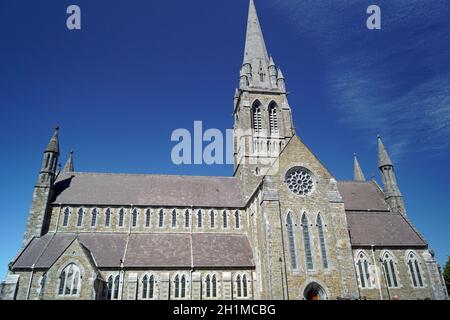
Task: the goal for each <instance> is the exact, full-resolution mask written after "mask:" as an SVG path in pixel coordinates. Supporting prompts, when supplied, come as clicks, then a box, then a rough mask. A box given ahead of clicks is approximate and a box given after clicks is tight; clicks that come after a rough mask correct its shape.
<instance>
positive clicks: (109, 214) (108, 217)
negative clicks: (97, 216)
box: [105, 208, 111, 227]
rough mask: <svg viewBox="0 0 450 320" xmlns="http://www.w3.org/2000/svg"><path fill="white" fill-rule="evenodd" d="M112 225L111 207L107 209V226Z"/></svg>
mask: <svg viewBox="0 0 450 320" xmlns="http://www.w3.org/2000/svg"><path fill="white" fill-rule="evenodd" d="M109 226H111V209H109V208H108V209H106V212H105V227H109Z"/></svg>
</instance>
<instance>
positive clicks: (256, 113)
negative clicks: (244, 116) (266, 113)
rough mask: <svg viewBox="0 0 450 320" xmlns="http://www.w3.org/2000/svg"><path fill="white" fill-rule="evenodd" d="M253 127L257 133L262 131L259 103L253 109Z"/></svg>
mask: <svg viewBox="0 0 450 320" xmlns="http://www.w3.org/2000/svg"><path fill="white" fill-rule="evenodd" d="M252 127H253V131H254V132H255V133H260V132H261V131H262V114H261V104H260V103H259V102H255V104H254V105H253V108H252Z"/></svg>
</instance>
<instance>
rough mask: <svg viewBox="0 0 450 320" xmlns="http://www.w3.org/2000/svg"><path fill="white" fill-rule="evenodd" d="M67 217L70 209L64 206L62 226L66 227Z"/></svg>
mask: <svg viewBox="0 0 450 320" xmlns="http://www.w3.org/2000/svg"><path fill="white" fill-rule="evenodd" d="M69 217H70V209H69V208H65V209H64V218H63V227H67V225H68V224H69Z"/></svg>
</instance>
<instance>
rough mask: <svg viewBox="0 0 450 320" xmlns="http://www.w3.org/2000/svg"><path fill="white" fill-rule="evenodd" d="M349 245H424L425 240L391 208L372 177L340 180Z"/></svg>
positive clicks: (339, 187)
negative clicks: (370, 178) (368, 179)
mask: <svg viewBox="0 0 450 320" xmlns="http://www.w3.org/2000/svg"><path fill="white" fill-rule="evenodd" d="M338 190H339V193H340V194H341V196H342V198H343V200H344V207H345V211H346V214H347V224H348V228H349V232H350V241H351V244H352V246H355V247H358V246H371V245H374V246H384V247H424V246H427V243H426V242H425V240H424V239H423V238H422V237H421V236H420V235H419V234H418V233H417V232H416V231H415V229H414V228H413V226H412V225H411V223H410V222H409V221H408V220H407V219H406V218H405V217H403V216H402V215H401V214H397V213H393V212H391V211H390V209H389V206H388V205H387V203H386V201H385V199H384V198H385V197H384V193H383V192H382V191H381V190H380V188H379V187H378V186H377V185H376V184H375V182H373V181H367V182H365V181H339V182H338Z"/></svg>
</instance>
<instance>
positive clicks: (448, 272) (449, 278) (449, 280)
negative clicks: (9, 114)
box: [444, 257, 450, 292]
mask: <svg viewBox="0 0 450 320" xmlns="http://www.w3.org/2000/svg"><path fill="white" fill-rule="evenodd" d="M444 279H445V285H446V286H447V291H448V292H450V257H448V261H447V264H446V265H445V268H444Z"/></svg>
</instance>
